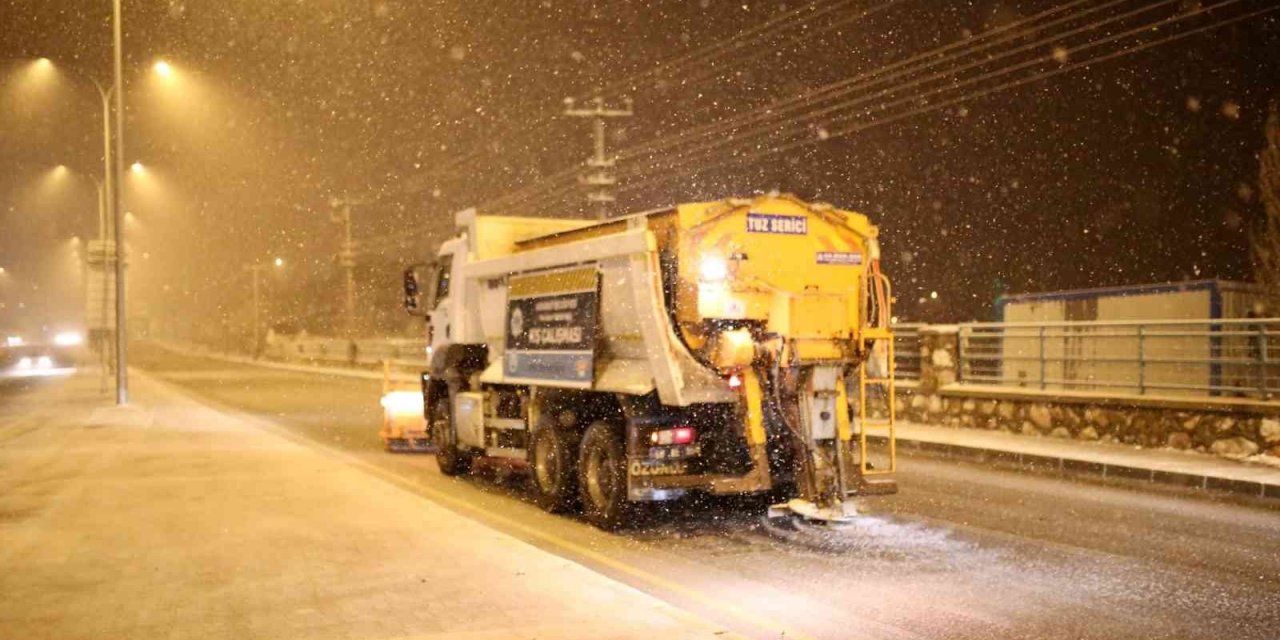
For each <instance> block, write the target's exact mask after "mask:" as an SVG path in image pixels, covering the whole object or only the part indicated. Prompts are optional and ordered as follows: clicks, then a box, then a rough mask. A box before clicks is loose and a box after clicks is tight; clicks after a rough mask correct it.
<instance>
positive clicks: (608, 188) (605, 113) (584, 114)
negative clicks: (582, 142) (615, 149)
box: [564, 96, 632, 220]
mask: <svg viewBox="0 0 1280 640" xmlns="http://www.w3.org/2000/svg"><path fill="white" fill-rule="evenodd" d="M574 102H575V101H574V99H573V98H565V99H564V114H565V115H566V116H571V117H575V118H592V119H594V120H595V123H594V124H595V147H596V153H595V155H594V156H592V157H591V158H590V159H588V160H587V166H588V167H591V168H592V169H594V171H589V172H588V173H587V174H586V175H583V176H582V177H580V178H578V182H580V183H581V184H584V185H586V186H587V187H588V191H587V202H590V203H594V204H595V205H596V218H597V219H599V220H604V219H605V218H608V217H609V205H610V204H612V203H613V201H614V200H615V198H614V195H613V186H614V185H615V184H617V183H618V179H617V178H616V177H615V176H614V175H613V174H612V173H610V171H609V170H610V169H612V168H613V166H614V163H615V161H616V158H612V157H606V156H605V154H604V121H605V118H625V117H629V116H631V115H632V111H631V98H623V99H622V102H623V104H625V105H626V107H624V108H622V109H609V108H607V107H606V106H605V104H604V98H603V97H601V96H596V97H595V98H592V100H591V103H590V104H591V106H590V107H587V108H575V106H574Z"/></svg>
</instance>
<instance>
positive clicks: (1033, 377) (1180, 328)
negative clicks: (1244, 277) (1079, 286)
mask: <svg viewBox="0 0 1280 640" xmlns="http://www.w3.org/2000/svg"><path fill="white" fill-rule="evenodd" d="M958 348H959V354H958V362H959V372H958V373H959V380H960V382H961V383H969V384H986V385H1000V386H1013V387H1027V388H1035V389H1063V390H1102V391H1109V392H1112V393H1133V394H1139V395H1145V394H1162V395H1213V396H1239V397H1252V398H1271V397H1274V396H1275V395H1276V394H1277V392H1280V351H1277V349H1280V318H1256V319H1255V318H1248V319H1238V320H1236V319H1233V320H1159V321H1155V320H1153V321H1102V322H1044V323H1031V322H1016V323H972V324H963V325H960V333H959V343H958Z"/></svg>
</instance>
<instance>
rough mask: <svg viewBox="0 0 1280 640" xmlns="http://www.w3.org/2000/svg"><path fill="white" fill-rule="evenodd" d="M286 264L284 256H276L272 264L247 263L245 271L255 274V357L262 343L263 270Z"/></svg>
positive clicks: (277, 267)
mask: <svg viewBox="0 0 1280 640" xmlns="http://www.w3.org/2000/svg"><path fill="white" fill-rule="evenodd" d="M283 266H284V259H283V258H276V259H275V260H273V261H272V262H271V264H269V265H268V264H264V263H254V264H248V265H245V267H244V269H245V271H248V272H250V273H252V274H253V357H254V358H257V357H258V354H259V352H260V349H259V346H260V345H261V343H262V284H261V280H262V272H264V271H266V270H267V269H268V268H275V269H279V268H281V267H283Z"/></svg>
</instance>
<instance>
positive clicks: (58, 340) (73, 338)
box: [53, 331, 84, 347]
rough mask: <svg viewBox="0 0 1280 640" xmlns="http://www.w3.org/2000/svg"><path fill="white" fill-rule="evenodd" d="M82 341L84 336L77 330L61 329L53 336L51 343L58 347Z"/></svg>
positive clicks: (72, 345)
mask: <svg viewBox="0 0 1280 640" xmlns="http://www.w3.org/2000/svg"><path fill="white" fill-rule="evenodd" d="M83 342H84V336H82V335H80V333H79V332H77V331H63V332H62V333H59V334H58V335H56V336H54V337H53V343H54V344H56V345H58V346H60V347H74V346H76V345H78V344H82V343H83Z"/></svg>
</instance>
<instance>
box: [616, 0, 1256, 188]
mask: <svg viewBox="0 0 1280 640" xmlns="http://www.w3.org/2000/svg"><path fill="white" fill-rule="evenodd" d="M1241 1H1242V0H1226V1H1224V2H1222V3H1219V4H1216V5H1213V6H1212V7H1205V8H1201V9H1197V10H1194V11H1192V12H1190V13H1188V14H1185V15H1182V16H1177V17H1173V18H1166V19H1164V20H1161V21H1159V22H1156V23H1152V24H1147V25H1143V26H1141V27H1138V28H1135V29H1131V30H1128V31H1126V32H1123V33H1121V34H1117V35H1115V36H1111V37H1108V38H1105V39H1103V40H1099V41H1095V42H1091V43H1088V44H1085V45H1082V46H1079V47H1075V48H1074V49H1070V50H1068V54H1069V53H1070V52H1072V51H1075V52H1078V51H1083V50H1086V49H1090V48H1093V47H1096V46H1098V45H1099V44H1101V43H1103V42H1105V41H1114V40H1116V39H1119V38H1123V37H1129V36H1132V35H1135V34H1138V33H1142V32H1144V31H1152V30H1154V29H1157V28H1158V27H1160V26H1163V25H1164V24H1170V23H1173V22H1177V21H1180V20H1184V19H1186V18H1189V17H1192V16H1195V15H1200V14H1203V13H1206V12H1208V11H1213V10H1217V9H1221V8H1223V7H1226V6H1229V5H1233V4H1237V3H1238V2H1241ZM1276 10H1280V6H1273V7H1269V8H1266V9H1262V10H1259V11H1254V12H1251V13H1248V14H1245V15H1242V16H1237V17H1234V18H1229V19H1221V20H1219V21H1217V22H1214V23H1211V24H1209V25H1205V26H1203V27H1198V28H1195V29H1189V30H1187V31H1183V32H1180V33H1177V34H1174V35H1171V36H1167V37H1165V38H1161V39H1158V40H1155V41H1152V42H1149V43H1144V44H1141V45H1131V46H1127V47H1123V48H1121V49H1119V50H1117V51H1114V52H1111V53H1109V54H1102V55H1098V56H1095V57H1093V58H1090V59H1088V60H1084V61H1080V62H1074V63H1066V64H1063V65H1062V66H1060V67H1059V68H1056V69H1051V70H1048V71H1044V72H1040V73H1036V74H1032V75H1030V76H1027V77H1024V78H1019V79H1015V80H1011V81H1008V82H1004V83H1002V84H999V85H996V86H994V87H989V88H985V89H981V90H977V91H973V92H970V93H966V94H962V95H960V96H956V97H952V98H949V99H946V100H943V101H939V102H935V103H930V104H928V105H924V106H921V107H917V108H914V109H910V110H907V111H903V112H899V113H897V114H894V115H891V116H886V117H883V118H879V119H875V120H872V121H869V122H864V123H858V124H855V125H852V126H850V127H846V128H844V129H837V130H833V131H831V132H829V134H828V136H827V138H826V139H832V138H838V137H843V136H847V135H851V134H853V133H858V132H861V131H865V130H867V129H871V128H874V127H878V126H883V125H886V124H891V123H893V122H897V121H899V120H903V119H905V118H908V117H911V116H915V115H920V114H923V113H930V112H933V111H937V110H939V109H943V108H946V107H949V106H952V105H955V104H959V103H961V102H966V101H969V100H973V99H975V98H980V97H983V96H986V95H990V94H992V93H995V92H997V91H1003V90H1006V89H1010V88H1013V87H1018V86H1022V85H1025V84H1028V83H1030V82H1034V81H1038V80H1043V79H1045V78H1050V77H1053V76H1057V75H1060V74H1062V73H1066V72H1067V71H1071V70H1074V69H1078V68H1081V67H1086V66H1089V65H1093V64H1097V63H1099V62H1104V61H1107V60H1112V59H1115V58H1119V57H1123V56H1125V55H1130V54H1133V53H1137V52H1139V51H1145V50H1147V49H1150V48H1152V47H1154V46H1158V45H1160V44H1165V43H1168V42H1172V41H1175V40H1180V39H1182V38H1184V37H1189V36H1191V35H1195V34H1198V33H1202V32H1205V31H1208V30H1211V29H1215V28H1218V27H1221V26H1225V25H1227V24H1233V23H1236V22H1240V21H1242V20H1246V19H1249V18H1252V17H1256V16H1259V15H1263V14H1266V13H1269V12H1271V11H1276ZM1051 59H1052V56H1048V57H1046V58H1042V59H1040V60H1038V61H1037V62H1038V63H1043V62H1046V61H1047V60H1051ZM1018 66H1023V65H1018ZM1008 73H1009V72H1008V71H1007V70H1006V71H1005V72H1002V73H994V74H990V77H999V76H1000V75H1008ZM986 79H990V78H986ZM822 141H823V140H817V139H801V140H794V141H791V142H788V143H784V144H781V145H777V146H774V147H770V148H768V149H763V150H760V151H757V152H755V153H749V154H744V155H740V156H735V157H733V158H728V159H725V160H723V161H720V162H714V163H710V164H703V165H702V166H700V167H699V171H702V170H706V169H713V168H719V167H724V166H729V165H733V164H738V163H741V162H746V161H749V160H755V159H760V158H764V157H767V156H771V155H774V154H777V153H781V152H784V151H789V150H792V149H796V148H800V147H804V146H810V145H815V144H819V143H821V142H822ZM673 170H675V171H676V172H679V171H680V170H681V168H679V167H675V168H673ZM663 173H670V171H662V172H659V174H663ZM657 179H658V177H657V175H655V176H653V177H647V178H646V179H645V180H643V181H642V182H641V183H642V184H643V183H649V182H653V181H656V180H657ZM628 187H631V185H628Z"/></svg>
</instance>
